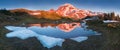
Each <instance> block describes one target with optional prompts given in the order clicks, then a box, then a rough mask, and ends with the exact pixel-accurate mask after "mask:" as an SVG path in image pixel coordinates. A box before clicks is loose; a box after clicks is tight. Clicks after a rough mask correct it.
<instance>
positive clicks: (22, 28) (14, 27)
mask: <svg viewBox="0 0 120 50" xmlns="http://www.w3.org/2000/svg"><path fill="white" fill-rule="evenodd" d="M5 28H6V29H8V30H10V31H17V30H24V29H27V28H26V27H16V26H5Z"/></svg>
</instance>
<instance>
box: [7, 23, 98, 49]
mask: <svg viewBox="0 0 120 50" xmlns="http://www.w3.org/2000/svg"><path fill="white" fill-rule="evenodd" d="M81 25H82V24H81ZM81 25H80V23H63V24H50V23H45V24H29V27H16V26H5V28H6V29H8V30H10V31H13V32H10V33H7V34H6V36H7V37H8V38H11V37H17V38H20V39H23V40H24V39H27V38H30V37H36V38H37V39H38V40H39V41H40V42H41V44H42V45H43V46H44V47H47V48H51V47H54V46H56V45H57V46H62V43H63V42H64V41H65V39H71V40H74V41H77V42H82V41H84V40H87V39H88V36H91V35H97V34H98V33H96V32H95V31H92V30H88V29H86V28H82V27H81Z"/></svg>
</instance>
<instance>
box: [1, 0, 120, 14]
mask: <svg viewBox="0 0 120 50" xmlns="http://www.w3.org/2000/svg"><path fill="white" fill-rule="evenodd" d="M119 2H120V0H0V8H7V9H15V8H26V9H32V10H49V9H51V8H53V9H57V8H58V7H59V6H60V5H63V4H65V3H70V4H72V5H74V6H75V7H77V8H79V9H87V10H91V11H97V12H113V11H114V12H116V13H117V14H120V13H119V12H120V6H119V5H120V3H119Z"/></svg>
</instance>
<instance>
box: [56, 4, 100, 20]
mask: <svg viewBox="0 0 120 50" xmlns="http://www.w3.org/2000/svg"><path fill="white" fill-rule="evenodd" d="M56 13H57V14H59V15H62V16H67V17H69V18H74V19H83V18H85V17H87V16H95V15H98V13H95V12H91V11H89V10H82V9H78V8H76V7H74V6H73V5H72V4H68V3H67V4H64V5H62V6H60V7H59V8H58V9H57V10H56Z"/></svg>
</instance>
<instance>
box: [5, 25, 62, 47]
mask: <svg viewBox="0 0 120 50" xmlns="http://www.w3.org/2000/svg"><path fill="white" fill-rule="evenodd" d="M7 28H8V30H13V32H10V33H7V34H6V36H7V37H8V38H11V37H17V38H20V39H23V40H24V39H27V38H29V37H36V38H37V39H38V40H39V41H40V42H41V43H42V45H43V46H44V47H47V48H51V47H54V46H62V43H63V42H64V39H61V38H54V37H49V36H45V35H40V34H37V33H36V32H34V31H32V30H29V29H26V28H25V29H24V27H12V26H10V27H7ZM12 28H13V29H12ZM16 28H21V29H18V30H14V29H16ZM22 28H23V29H22Z"/></svg>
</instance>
